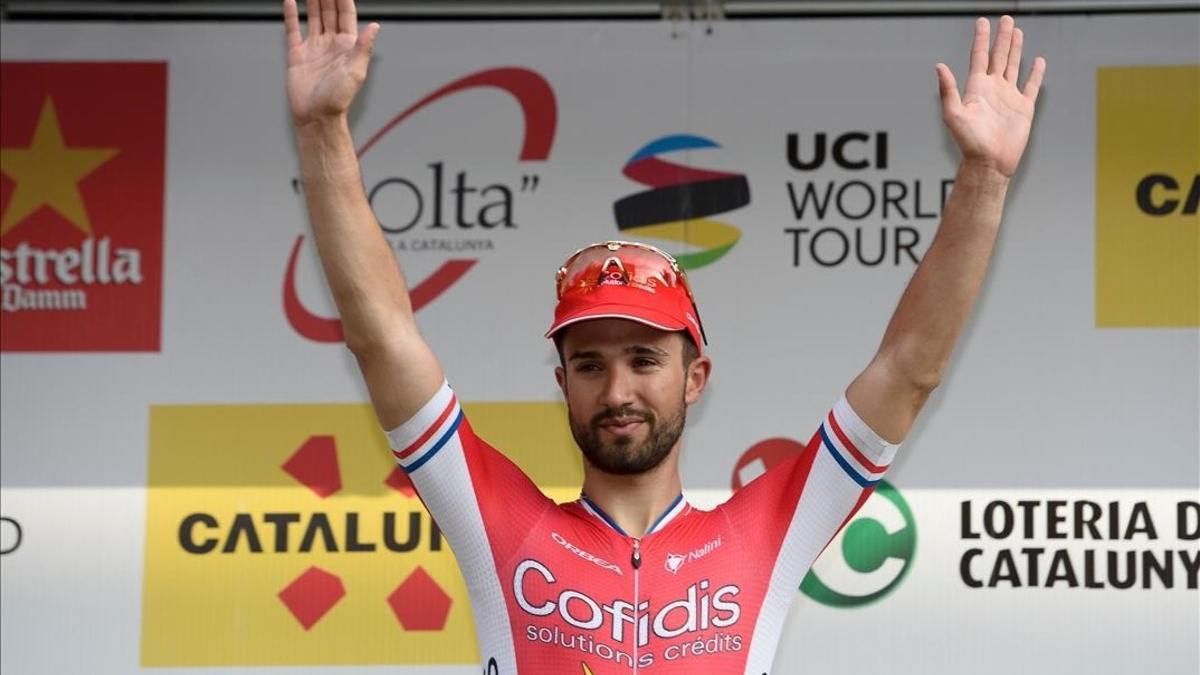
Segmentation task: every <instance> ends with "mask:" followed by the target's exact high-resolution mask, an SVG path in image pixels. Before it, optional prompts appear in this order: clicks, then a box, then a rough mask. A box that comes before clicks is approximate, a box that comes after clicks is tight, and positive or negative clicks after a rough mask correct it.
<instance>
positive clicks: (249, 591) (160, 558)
mask: <svg viewBox="0 0 1200 675" xmlns="http://www.w3.org/2000/svg"><path fill="white" fill-rule="evenodd" d="M150 426H151V431H150V435H151V439H150V461H149V465H150V468H149V480H148V484H149V489H148V491H147V504H146V514H147V516H146V563H145V576H144V592H143V609H142V665H144V666H208V665H213V666H215V665H300V664H351V663H353V664H367V663H433V662H438V663H457V662H462V661H469V660H470V658H471V656H472V655H469V654H464V653H463V652H462V647H461V645H463V644H465V643H473V632H472V628H471V625H470V617H469V612H467V611H466V608H467V602H466V590H465V588H463V586H462V582H461V579H460V578H459V573H458V572H457V571H456V570H455V563H454V559H453V556H452V554H451V552H450V549H449V547H448V546H447V545H446V543H445V541H444V539H443V538H442V535H441V532H440V531H439V530H438V528H437V526H436V525H435V524H434V522H433V521H432V519H431V518H430V517H429V515H428V513H426V512H425V510H424V508H423V507H422V506H421V504H420V503H419V502H418V501H417V500H416V499H415V493H414V491H413V489H412V484H411V483H410V482H409V481H408V478H407V476H406V475H404V474H403V473H402V472H401V471H400V470H399V469H398V468H397V467H395V466H394V464H392V462H390V461H389V460H390V453H388V452H387V451H386V449H385V448H382V447H380V446H381V445H382V444H383V441H382V440H381V438H382V437H381V435H380V434H379V433H378V431H377V429H376V428H375V426H374V424H373V423H372V419H371V417H370V414H369V411H368V410H367V409H366V407H365V406H362V405H342V406H269V405H262V406H156V407H153V408H152V409H151V422H150ZM475 658H478V657H477V656H476V657H475Z"/></svg>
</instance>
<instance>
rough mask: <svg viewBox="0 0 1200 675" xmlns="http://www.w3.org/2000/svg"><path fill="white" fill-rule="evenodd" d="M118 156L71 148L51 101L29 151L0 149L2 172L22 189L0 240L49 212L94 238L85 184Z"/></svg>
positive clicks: (1, 226)
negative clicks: (81, 185) (45, 208)
mask: <svg viewBox="0 0 1200 675" xmlns="http://www.w3.org/2000/svg"><path fill="white" fill-rule="evenodd" d="M117 152H118V149H117V148H94V147H68V146H67V144H66V141H65V140H63V134H62V128H61V127H60V126H59V124H58V113H57V112H56V111H55V109H54V101H53V100H51V99H50V97H49V96H47V97H46V102H45V103H43V104H42V112H41V113H40V114H39V115H38V121H37V128H35V129H34V131H33V140H32V141H31V142H30V144H29V146H28V147H24V148H19V147H18V148H0V171H3V172H4V173H5V174H6V175H7V176H8V177H9V178H11V179H12V180H13V182H15V183H16V187H15V188H14V189H13V193H12V198H11V199H9V202H8V208H7V209H6V210H5V211H4V215H3V217H0V235H4V234H7V233H8V231H9V230H11V229H13V228H14V227H16V226H17V225H18V224H20V223H21V221H23V220H25V218H26V217H27V216H29V215H30V214H32V213H33V212H34V211H37V210H38V209H39V208H41V207H43V206H49V207H50V208H52V209H54V210H55V211H58V212H59V213H60V214H62V216H63V217H64V218H66V219H67V220H68V221H70V222H71V224H72V225H74V226H75V227H76V228H78V229H79V230H80V231H82V232H83V233H84V234H91V233H92V222H91V220H90V219H89V218H88V214H87V209H86V208H85V207H84V204H83V196H82V195H80V194H79V181H81V180H83V179H84V178H85V177H87V176H88V175H89V174H91V173H92V172H93V171H95V170H96V169H98V168H100V166H101V165H103V164H104V163H105V162H107V161H108V160H110V159H112V158H113V156H114V155H116V154H117Z"/></svg>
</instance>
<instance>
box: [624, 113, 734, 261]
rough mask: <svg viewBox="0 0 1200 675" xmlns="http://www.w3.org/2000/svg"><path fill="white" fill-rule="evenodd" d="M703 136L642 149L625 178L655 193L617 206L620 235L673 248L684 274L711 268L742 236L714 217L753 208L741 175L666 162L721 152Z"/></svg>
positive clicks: (675, 137)
mask: <svg viewBox="0 0 1200 675" xmlns="http://www.w3.org/2000/svg"><path fill="white" fill-rule="evenodd" d="M719 147H721V146H719V145H718V144H717V143H716V142H715V141H712V140H709V139H707V138H704V137H702V136H692V135H688V134H676V135H672V136H663V137H662V138H658V139H655V140H653V141H651V142H649V143H647V144H646V145H644V146H642V147H641V149H639V150H638V151H637V152H635V153H634V154H633V156H632V157H630V158H629V161H628V162H626V163H625V166H624V167H623V168H622V170H621V172H622V173H623V174H625V176H626V177H628V178H629V179H631V180H634V181H636V182H638V183H641V184H642V185H646V186H648V187H649V188H650V189H649V190H645V191H643V192H638V193H635V194H632V195H629V196H626V197H622V198H621V199H619V200H617V202H616V203H615V204H613V212H614V215H615V217H616V221H617V229H618V230H620V231H621V232H622V233H628V234H632V235H634V236H635V237H637V238H638V239H656V240H663V241H669V242H674V243H676V244H678V245H680V246H683V247H684V248H685V249H687V250H684V251H681V252H675V257H676V259H677V260H678V261H679V264H680V265H681V266H683V267H684V268H685V269H696V268H699V267H704V266H705V265H710V264H712V263H714V262H716V261H717V260H719V259H720V258H721V256H724V255H725V254H726V253H728V252H729V251H730V250H731V249H732V248H733V247H734V246H735V245H736V244H737V242H738V240H739V239H740V238H741V236H742V232H741V230H739V229H737V228H736V227H734V226H732V225H730V224H728V223H723V222H720V221H717V220H713V219H711V217H710V216H715V215H719V214H722V213H726V212H728V211H734V210H736V209H740V208H742V207H743V206H746V205H747V204H749V203H750V184H749V182H748V181H747V180H746V176H745V175H744V174H740V173H730V172H726V171H714V170H709V169H698V168H694V167H690V166H686V165H683V164H677V163H675V162H670V161H667V160H665V159H662V156H663V155H667V154H670V153H677V152H686V151H691V150H704V149H708V148H719Z"/></svg>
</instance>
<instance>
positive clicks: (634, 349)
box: [567, 345, 670, 361]
mask: <svg viewBox="0 0 1200 675" xmlns="http://www.w3.org/2000/svg"><path fill="white" fill-rule="evenodd" d="M623 351H624V353H625V354H639V355H643V356H644V355H651V356H658V357H661V358H667V357H669V356H670V353H669V352H668V351H667V350H665V349H662V348H660V347H651V346H649V345H632V346H629V347H626V348H625V349H624V350H623ZM603 356H604V355H603V354H601V353H600V352H598V351H595V350H592V351H582V352H572V353H571V355H570V356H568V357H567V360H568V361H579V360H584V359H599V358H603Z"/></svg>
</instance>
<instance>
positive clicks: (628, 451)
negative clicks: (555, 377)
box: [567, 399, 687, 476]
mask: <svg viewBox="0 0 1200 675" xmlns="http://www.w3.org/2000/svg"><path fill="white" fill-rule="evenodd" d="M621 417H632V418H635V419H640V420H642V424H645V425H646V427H647V429H648V431H647V433H646V438H645V440H643V441H641V442H640V443H639V442H638V441H636V440H635V439H634V438H632V437H629V436H618V437H616V438H615V439H613V441H612V442H610V443H604V442H603V441H601V440H600V425H601V424H603V423H604V422H606V421H608V420H610V419H613V418H621ZM567 420H568V421H569V422H570V424H571V435H573V436H574V437H575V442H576V443H577V444H579V449H580V450H582V451H583V456H584V457H586V458H587V460H588V462H590V463H591V465H592V466H594V467H596V468H597V469H599V470H601V471H603V472H605V473H611V474H617V475H622V476H632V475H636V474H641V473H645V472H647V471H650V470H651V469H654V468H656V467H657V466H658V465H659V464H662V462H663V460H664V459H666V458H667V455H670V454H671V448H673V447H675V443H677V442H678V441H679V437H680V436H681V435H682V434H683V425H684V422H685V421H687V404H686V403H684V402H683V400H682V399H681V400H680V401H679V408H678V409H677V410H676V412H675V414H674V415H671V416H669V417H666V418H663V419H661V420H660V419H659V418H658V416H657V415H655V414H654V413H653V412H650V411H649V410H637V409H635V408H632V407H630V406H624V407H621V408H605V409H604V410H601V411H600V412H599V413H598V414H596V415H595V416H594V417H592V419H591V420H589V421H588V422H587V423H586V424H584V423H580V422H577V421H576V420H575V417H574V416H572V415H571V414H570V411H568V413H567Z"/></svg>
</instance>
